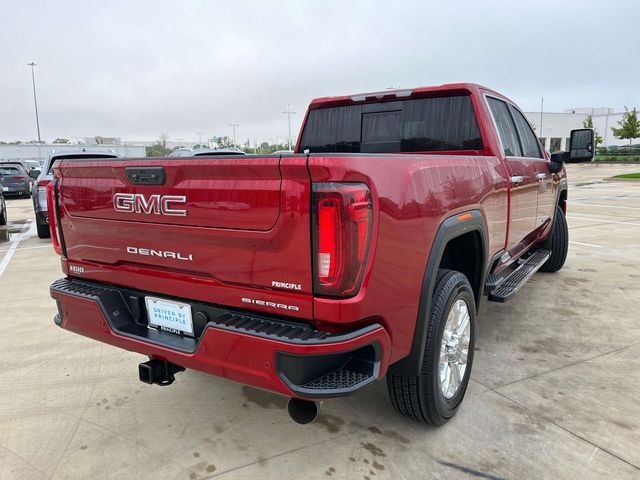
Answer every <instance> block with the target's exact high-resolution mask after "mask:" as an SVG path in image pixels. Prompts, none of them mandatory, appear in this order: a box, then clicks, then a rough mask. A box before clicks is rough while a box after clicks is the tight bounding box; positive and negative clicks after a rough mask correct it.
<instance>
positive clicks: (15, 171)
mask: <svg viewBox="0 0 640 480" xmlns="http://www.w3.org/2000/svg"><path fill="white" fill-rule="evenodd" d="M0 173H1V174H3V175H22V174H23V173H24V172H22V171H20V169H19V168H18V167H0Z"/></svg>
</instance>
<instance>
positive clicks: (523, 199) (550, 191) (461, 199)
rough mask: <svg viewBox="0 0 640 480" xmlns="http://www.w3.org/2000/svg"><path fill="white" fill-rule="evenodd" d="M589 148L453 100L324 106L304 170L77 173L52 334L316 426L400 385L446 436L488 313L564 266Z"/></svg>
mask: <svg viewBox="0 0 640 480" xmlns="http://www.w3.org/2000/svg"><path fill="white" fill-rule="evenodd" d="M593 150H594V149H593V132H592V131H591V130H588V129H583V130H575V131H573V132H572V134H571V149H570V151H569V152H558V153H555V154H552V155H551V156H549V155H548V153H547V152H545V151H544V149H543V148H542V147H541V146H540V144H539V142H538V140H537V138H536V136H535V134H534V132H533V130H532V128H531V126H530V125H529V123H528V122H527V120H526V118H525V117H524V115H523V114H522V112H521V111H520V110H519V109H518V107H516V106H515V104H514V103H513V102H512V101H510V100H509V99H508V98H506V97H504V96H502V95H500V94H499V93H496V92H494V91H492V90H490V89H488V88H485V87H482V86H479V85H474V84H451V85H442V86H438V87H426V88H415V89H404V90H387V91H384V92H378V93H372V94H360V95H352V96H343V97H326V98H318V99H316V100H314V101H313V102H312V103H311V105H310V106H309V108H308V111H307V113H306V116H305V120H304V123H303V126H302V129H301V132H300V136H299V141H298V145H297V146H296V151H295V154H291V155H267V156H260V155H247V156H214V157H206V156H201V157H193V158H188V157H185V158H138V159H126V158H118V159H99V158H96V159H64V160H62V161H61V162H59V163H58V164H57V165H56V166H55V167H54V176H55V180H54V181H53V182H51V183H50V184H49V186H48V202H49V212H54V214H52V215H51V221H50V224H51V236H52V238H53V243H54V247H55V249H56V251H57V252H58V253H59V254H60V255H61V261H62V270H63V272H64V274H65V275H66V276H65V278H63V279H61V280H58V281H56V282H55V283H54V284H53V285H52V286H51V296H52V297H53V298H54V299H55V300H56V302H57V305H58V314H57V315H56V317H55V323H56V324H57V325H59V326H61V327H62V328H65V329H67V330H70V331H73V332H76V333H79V334H81V335H85V336H87V337H91V338H93V339H96V340H99V341H102V342H105V343H109V344H111V345H115V346H117V347H120V348H124V349H127V350H131V351H135V352H139V353H141V354H143V355H145V356H147V357H149V361H147V362H144V363H141V364H140V365H139V376H140V379H141V380H142V381H144V382H147V383H155V384H159V385H167V384H170V383H172V382H173V381H174V379H175V374H176V373H177V372H179V371H182V370H184V369H185V368H191V369H194V370H198V371H201V372H206V373H209V374H212V375H217V376H220V377H224V378H227V379H230V380H234V381H237V382H242V383H244V384H247V385H252V386H254V387H258V388H263V389H267V390H270V391H273V392H277V393H280V394H283V395H287V396H289V397H291V398H292V400H291V401H290V403H289V413H290V414H291V416H292V417H293V418H294V420H297V421H299V422H301V423H304V422H308V421H310V420H312V419H313V418H314V417H315V415H316V413H317V404H316V402H315V401H316V400H318V399H323V398H331V397H339V396H343V395H350V394H354V393H356V392H358V391H360V390H361V389H363V388H365V387H366V386H368V385H370V384H372V383H373V382H376V381H377V380H381V379H382V378H384V377H385V376H386V380H387V385H388V390H389V396H390V398H391V403H392V404H393V406H394V407H395V409H396V410H397V411H398V412H399V413H400V414H402V415H404V416H407V417H410V418H413V419H416V420H419V421H422V422H427V423H431V424H435V425H439V424H442V423H444V422H446V421H447V420H448V419H449V418H451V417H452V416H453V415H454V414H455V412H456V410H457V409H458V407H459V405H460V402H461V401H462V398H463V396H464V393H465V390H466V387H467V383H468V381H469V376H470V373H471V365H472V361H473V351H474V342H475V337H476V314H477V310H478V305H479V302H480V298H481V296H482V295H483V294H487V295H488V297H489V300H490V301H498V302H502V301H505V300H506V299H508V298H509V297H510V296H512V295H513V294H514V293H515V292H516V291H517V290H518V289H519V288H520V287H521V286H522V285H523V284H524V283H525V282H526V281H527V280H528V279H529V278H530V277H531V276H532V275H533V273H535V272H536V271H537V270H539V269H540V270H542V271H548V272H553V271H556V270H559V269H560V268H561V267H562V265H563V263H564V261H565V258H566V255H567V247H568V233H567V224H566V220H565V211H566V208H567V206H566V200H567V181H566V178H565V175H564V168H563V162H565V161H590V160H591V159H592V157H593ZM528 314H531V315H535V313H534V312H528Z"/></svg>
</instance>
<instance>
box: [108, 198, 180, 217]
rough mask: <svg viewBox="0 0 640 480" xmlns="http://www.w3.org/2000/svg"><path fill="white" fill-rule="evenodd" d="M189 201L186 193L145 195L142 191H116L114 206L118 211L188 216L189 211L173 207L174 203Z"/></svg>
mask: <svg viewBox="0 0 640 480" xmlns="http://www.w3.org/2000/svg"><path fill="white" fill-rule="evenodd" d="M177 203H187V197H185V196H184V195H157V194H156V195H146V196H145V195H143V194H142V193H116V194H115V195H114V196H113V208H114V209H115V210H116V212H126V213H146V214H147V215H151V214H154V215H170V216H173V217H186V216H187V211H186V210H183V209H181V208H172V207H171V205H172V204H177Z"/></svg>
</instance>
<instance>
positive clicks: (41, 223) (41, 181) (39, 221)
mask: <svg viewBox="0 0 640 480" xmlns="http://www.w3.org/2000/svg"><path fill="white" fill-rule="evenodd" d="M72 158H118V155H116V154H115V153H113V152H111V151H108V152H91V153H88V152H64V153H63V152H60V153H52V154H51V155H49V158H47V160H45V162H44V165H43V168H42V171H41V172H40V171H38V170H35V169H34V170H33V171H37V172H38V173H39V174H38V175H36V177H37V178H36V181H35V183H34V185H33V190H32V193H33V195H32V198H33V210H34V212H35V215H36V229H37V230H38V237H39V238H49V237H50V236H51V234H50V233H49V212H48V210H47V194H46V190H47V185H48V184H49V182H51V180H53V165H54V163H56V162H57V161H59V160H63V159H72Z"/></svg>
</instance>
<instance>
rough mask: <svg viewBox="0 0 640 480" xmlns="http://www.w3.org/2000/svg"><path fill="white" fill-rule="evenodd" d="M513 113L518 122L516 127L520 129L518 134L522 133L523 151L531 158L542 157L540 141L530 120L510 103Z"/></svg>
mask: <svg viewBox="0 0 640 480" xmlns="http://www.w3.org/2000/svg"><path fill="white" fill-rule="evenodd" d="M509 110H511V115H513V119H514V120H515V122H516V128H517V129H518V135H520V143H521V144H522V153H523V154H524V156H525V157H530V158H542V152H540V143H538V139H537V138H536V136H535V134H534V133H533V129H532V128H531V125H530V124H529V121H528V120H527V119H526V118H525V117H524V115H522V113H520V111H519V110H518V109H517V108H515V107H514V106H513V105H509Z"/></svg>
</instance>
